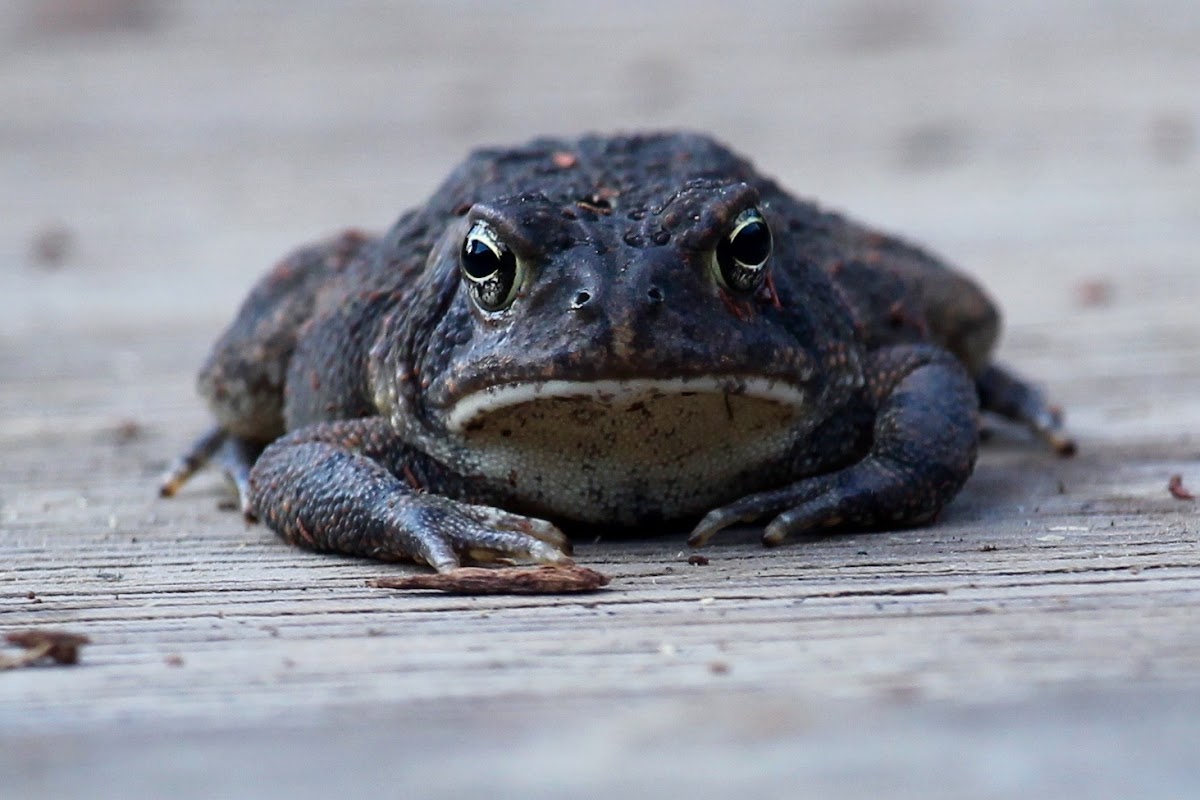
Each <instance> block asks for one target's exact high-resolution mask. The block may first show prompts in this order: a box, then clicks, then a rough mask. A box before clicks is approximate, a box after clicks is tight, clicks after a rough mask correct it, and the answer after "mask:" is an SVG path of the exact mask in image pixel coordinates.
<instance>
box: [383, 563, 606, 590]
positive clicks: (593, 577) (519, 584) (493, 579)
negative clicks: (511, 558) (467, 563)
mask: <svg viewBox="0 0 1200 800" xmlns="http://www.w3.org/2000/svg"><path fill="white" fill-rule="evenodd" d="M608 581H609V577H608V576H607V575H604V574H601V573H599V572H596V571H595V570H593V569H588V568H587V567H578V566H575V565H559V564H543V565H540V566H536V567H499V568H491V567H459V568H458V569H452V570H450V571H449V572H435V573H423V574H420V575H403V576H400V577H396V578H376V579H374V580H371V581H367V585H368V586H375V587H377V588H380V589H433V590H436V591H439V592H449V593H450V594H567V593H570V592H594V591H596V590H598V589H599V588H600V587H602V586H607V585H608Z"/></svg>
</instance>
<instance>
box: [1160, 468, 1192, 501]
mask: <svg viewBox="0 0 1200 800" xmlns="http://www.w3.org/2000/svg"><path fill="white" fill-rule="evenodd" d="M1167 491H1168V492H1170V493H1171V497H1174V498H1175V499H1176V500H1195V499H1196V495H1194V494H1192V493H1191V492H1190V491H1188V489H1187V487H1186V486H1184V485H1183V476H1182V475H1178V474H1177V475H1172V476H1171V479H1170V480H1169V481H1167Z"/></svg>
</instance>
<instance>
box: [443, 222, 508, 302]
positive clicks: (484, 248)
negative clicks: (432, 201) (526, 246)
mask: <svg viewBox="0 0 1200 800" xmlns="http://www.w3.org/2000/svg"><path fill="white" fill-rule="evenodd" d="M458 262H459V267H460V269H461V271H462V275H463V278H464V279H465V280H466V282H467V290H468V291H469V292H470V293H471V297H472V298H473V299H474V300H475V303H476V305H478V306H479V307H480V308H482V309H483V310H484V311H499V310H501V309H503V308H506V307H507V306H508V305H509V304H510V303H512V301H513V298H514V297H516V296H517V289H518V288H519V286H520V281H519V280H517V278H518V272H519V268H518V267H519V265H518V262H517V257H516V256H514V255H513V252H512V250H509V249H508V247H507V246H506V245H505V244H504V242H502V241H500V237H498V236H497V235H496V232H495V231H494V230H492V226H491V225H488V224H487V223H486V222H476V223H475V225H474V227H472V228H471V230H470V232H468V233H467V238H466V240H465V241H463V247H462V253H461V254H460V255H459V260H458Z"/></svg>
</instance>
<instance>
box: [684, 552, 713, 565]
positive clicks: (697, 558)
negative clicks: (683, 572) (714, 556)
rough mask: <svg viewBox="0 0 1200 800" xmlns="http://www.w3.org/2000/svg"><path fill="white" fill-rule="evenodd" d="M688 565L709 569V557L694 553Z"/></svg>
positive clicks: (689, 557) (689, 558)
mask: <svg viewBox="0 0 1200 800" xmlns="http://www.w3.org/2000/svg"><path fill="white" fill-rule="evenodd" d="M688 563H689V564H691V565H692V566H693V567H707V566H708V563H709V562H708V556H702V555H700V554H699V553H694V554H693V555H690V556H688Z"/></svg>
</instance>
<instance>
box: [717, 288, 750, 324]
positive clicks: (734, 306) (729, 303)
mask: <svg viewBox="0 0 1200 800" xmlns="http://www.w3.org/2000/svg"><path fill="white" fill-rule="evenodd" d="M720 295H721V302H722V303H724V304H725V307H726V308H727V309H729V313H730V314H733V315H734V316H735V317H737V318H738V319H740V320H742V321H743V322H744V321H745V320H747V319H749V318H750V313H749V311H747V310H746V309H744V308H742V306H741V304H740V303H738V301H737V300H734V299H733V298H732V297H731V296H730V295H729V292H727V291H725V290H724V289H721V290H720Z"/></svg>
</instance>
